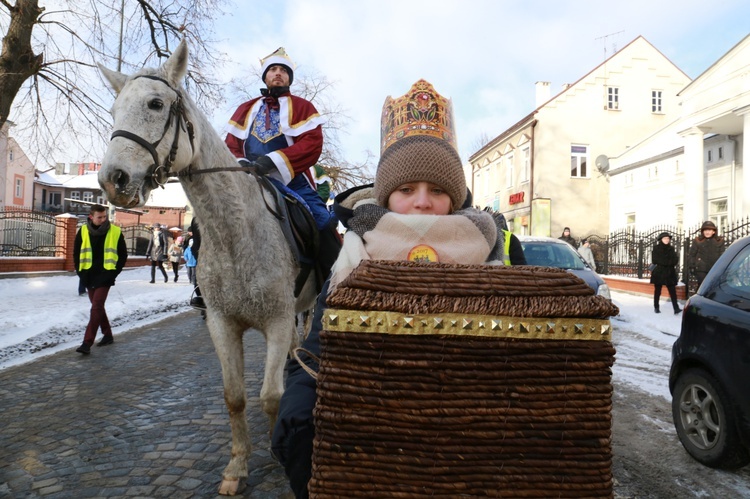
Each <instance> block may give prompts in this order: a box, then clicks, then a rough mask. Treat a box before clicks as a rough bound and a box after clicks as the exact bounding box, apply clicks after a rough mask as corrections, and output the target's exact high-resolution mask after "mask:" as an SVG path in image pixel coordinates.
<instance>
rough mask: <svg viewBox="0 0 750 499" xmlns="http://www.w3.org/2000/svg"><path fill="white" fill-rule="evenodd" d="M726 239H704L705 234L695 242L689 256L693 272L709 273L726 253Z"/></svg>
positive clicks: (713, 237) (716, 237)
mask: <svg viewBox="0 0 750 499" xmlns="http://www.w3.org/2000/svg"><path fill="white" fill-rule="evenodd" d="M725 248H726V246H725V245H724V238H723V237H718V236H716V235H713V236H712V237H703V234H701V235H700V236H698V237H696V238H695V239H694V240H693V244H692V245H691V246H690V253H689V254H688V266H689V267H690V270H691V271H693V272H701V273H704V274H706V273H708V271H709V270H711V267H713V266H714V263H716V260H718V259H719V257H720V256H721V254H722V253H724V249H725Z"/></svg>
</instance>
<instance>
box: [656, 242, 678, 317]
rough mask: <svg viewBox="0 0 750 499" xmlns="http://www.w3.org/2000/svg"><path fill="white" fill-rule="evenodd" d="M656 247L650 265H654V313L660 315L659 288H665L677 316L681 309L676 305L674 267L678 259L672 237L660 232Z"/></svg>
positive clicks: (675, 272)
mask: <svg viewBox="0 0 750 499" xmlns="http://www.w3.org/2000/svg"><path fill="white" fill-rule="evenodd" d="M657 241H658V242H657V243H656V246H654V250H653V251H652V252H651V263H653V264H654V265H655V267H654V270H652V271H651V284H653V285H654V312H655V313H657V314H658V313H660V312H661V311H660V310H659V298H660V297H661V287H662V286H666V287H667V291H669V297H670V298H671V299H672V307H673V308H674V313H675V314H679V313H680V312H682V309H681V308H680V306H679V305H678V304H677V288H676V286H677V270H676V268H675V266H676V265H677V264H678V263H679V261H680V259H679V258H678V256H677V252H676V251H675V249H674V248H673V247H672V244H671V242H672V236H671V235H669V233H668V232H662V233H661V234H659V237H658V238H657Z"/></svg>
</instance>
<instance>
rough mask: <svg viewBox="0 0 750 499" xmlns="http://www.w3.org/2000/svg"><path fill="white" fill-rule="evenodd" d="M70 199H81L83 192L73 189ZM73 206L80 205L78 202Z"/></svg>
mask: <svg viewBox="0 0 750 499" xmlns="http://www.w3.org/2000/svg"><path fill="white" fill-rule="evenodd" d="M70 199H73V200H77V199H81V193H80V192H78V191H71V192H70ZM73 206H78V203H73Z"/></svg>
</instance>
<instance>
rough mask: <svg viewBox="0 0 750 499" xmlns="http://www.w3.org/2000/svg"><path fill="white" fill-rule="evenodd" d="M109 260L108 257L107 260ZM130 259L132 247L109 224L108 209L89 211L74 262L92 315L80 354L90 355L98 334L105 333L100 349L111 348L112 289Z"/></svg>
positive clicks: (101, 207) (79, 231)
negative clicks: (109, 304) (109, 310)
mask: <svg viewBox="0 0 750 499" xmlns="http://www.w3.org/2000/svg"><path fill="white" fill-rule="evenodd" d="M105 257H106V258H105ZM127 260H128V247H127V245H126V244H125V237H123V235H122V231H121V230H120V228H119V227H117V226H116V225H112V224H110V223H109V220H108V219H107V208H106V207H104V206H102V205H99V204H96V205H93V206H92V207H91V209H90V211H89V218H88V220H87V221H86V225H84V226H82V227H81V228H80V229H79V230H78V233H77V234H76V238H75V241H74V242H73V263H74V264H75V269H76V273H77V274H78V277H79V279H80V281H81V282H82V283H83V284H84V286H85V287H86V291H87V292H88V295H89V300H90V301H91V314H90V316H89V323H88V325H87V326H86V332H85V333H84V336H83V343H82V344H81V346H80V347H78V348H77V349H76V352H79V353H82V354H84V355H88V354H89V353H91V345H93V344H94V339H95V338H96V332H97V330H98V329H99V328H101V330H102V335H103V337H102V339H101V341H99V343H97V345H98V346H105V345H110V344H112V343H113V342H114V339H113V338H112V326H111V325H110V323H109V319H108V318H107V311H106V310H105V309H104V302H106V301H107V295H108V294H109V288H111V287H112V286H114V285H115V279H116V278H117V276H118V275H120V272H122V269H123V267H125V262H127Z"/></svg>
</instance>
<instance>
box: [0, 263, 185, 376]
mask: <svg viewBox="0 0 750 499" xmlns="http://www.w3.org/2000/svg"><path fill="white" fill-rule="evenodd" d="M156 273H157V277H156V283H155V284H150V283H149V281H150V280H151V267H136V268H129V269H124V270H123V271H122V273H121V274H120V276H119V277H118V278H117V282H116V283H115V285H114V286H113V287H112V288H110V290H109V296H108V297H107V302H106V304H105V308H106V310H107V316H108V317H109V322H110V324H111V325H112V331H113V333H114V336H115V339H116V338H117V335H118V334H119V333H122V332H124V331H128V330H129V329H132V328H135V327H140V326H145V325H147V324H150V323H153V322H156V321H159V320H161V319H164V318H166V317H168V316H170V315H174V314H178V313H181V312H184V311H187V310H191V309H190V307H189V305H188V303H189V301H190V296H191V293H192V291H193V286H192V285H191V284H190V283H189V282H188V281H187V273H186V272H185V270H184V268H183V269H181V270H180V278H179V280H178V281H177V282H176V283H175V282H173V280H172V279H173V277H174V275H173V273H172V271H171V270H170V271H168V275H169V282H166V283H165V282H164V280H163V277H162V276H161V275H159V274H160V273H159V271H158V270H157V272H156ZM0 303H1V304H2V305H1V306H0V369H4V368H6V367H10V366H14V365H17V364H22V363H25V362H29V361H32V360H36V359H38V358H40V357H43V356H45V355H49V354H52V353H55V352H58V351H60V350H65V349H68V348H70V350H71V353H74V352H73V350H75V348H77V347H78V346H79V345H80V344H81V342H82V341H83V333H84V331H85V330H86V324H88V320H89V311H90V309H91V303H90V302H89V299H88V296H87V295H84V296H78V277H77V276H76V275H75V274H72V273H71V274H69V275H54V276H50V275H44V274H40V275H39V276H34V277H29V278H26V277H23V278H3V279H0ZM99 338H101V331H99V332H98V333H97V341H98V339H99ZM77 355H80V354H77Z"/></svg>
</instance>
